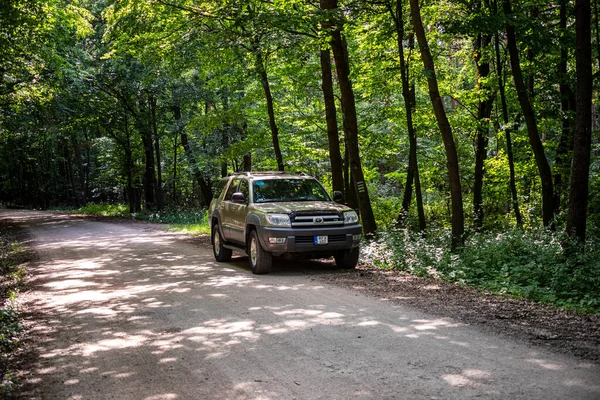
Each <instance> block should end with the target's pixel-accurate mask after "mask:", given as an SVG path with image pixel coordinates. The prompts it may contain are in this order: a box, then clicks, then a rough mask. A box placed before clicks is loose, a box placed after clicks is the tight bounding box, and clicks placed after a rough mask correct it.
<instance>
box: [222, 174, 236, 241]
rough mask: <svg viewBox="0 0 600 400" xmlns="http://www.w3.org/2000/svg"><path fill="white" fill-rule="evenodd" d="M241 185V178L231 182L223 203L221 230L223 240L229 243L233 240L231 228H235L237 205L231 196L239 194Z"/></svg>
mask: <svg viewBox="0 0 600 400" xmlns="http://www.w3.org/2000/svg"><path fill="white" fill-rule="evenodd" d="M239 184H240V179H239V178H235V179H233V180H232V181H231V183H230V184H229V187H228V188H227V193H225V197H224V198H223V202H222V203H221V229H222V230H223V238H224V239H225V240H227V241H230V240H232V237H231V228H232V226H233V218H234V216H233V214H234V211H235V208H234V206H235V203H234V202H233V201H231V196H232V195H233V194H234V193H235V192H237V188H238V186H239Z"/></svg>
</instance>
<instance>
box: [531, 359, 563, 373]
mask: <svg viewBox="0 0 600 400" xmlns="http://www.w3.org/2000/svg"><path fill="white" fill-rule="evenodd" d="M527 361H528V362H530V363H533V364H536V365H539V366H540V367H542V368H546V369H551V370H554V371H561V370H563V369H564V365H560V364H556V363H554V362H552V361H549V360H538V359H529V360H527Z"/></svg>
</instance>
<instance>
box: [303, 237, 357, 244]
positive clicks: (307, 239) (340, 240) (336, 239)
mask: <svg viewBox="0 0 600 400" xmlns="http://www.w3.org/2000/svg"><path fill="white" fill-rule="evenodd" d="M327 241H328V242H329V243H343V242H345V241H346V235H329V236H328V240H327ZM314 242H315V237H314V236H296V244H313V243H314Z"/></svg>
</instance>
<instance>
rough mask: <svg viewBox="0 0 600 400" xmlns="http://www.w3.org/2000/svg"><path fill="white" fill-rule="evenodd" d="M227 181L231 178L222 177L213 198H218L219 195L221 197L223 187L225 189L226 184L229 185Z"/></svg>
mask: <svg viewBox="0 0 600 400" xmlns="http://www.w3.org/2000/svg"><path fill="white" fill-rule="evenodd" d="M227 181H229V178H224V179H221V181H220V182H219V184H218V185H217V187H216V188H215V193H214V194H213V199H216V198H217V197H219V196H220V195H221V193H222V192H223V189H225V185H227Z"/></svg>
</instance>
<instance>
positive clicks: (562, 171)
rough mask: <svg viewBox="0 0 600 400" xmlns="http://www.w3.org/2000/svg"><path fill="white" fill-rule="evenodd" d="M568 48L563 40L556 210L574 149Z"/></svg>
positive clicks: (563, 23)
mask: <svg viewBox="0 0 600 400" xmlns="http://www.w3.org/2000/svg"><path fill="white" fill-rule="evenodd" d="M559 25H560V31H561V35H562V36H564V35H565V34H566V33H567V0H561V1H560V23H559ZM568 56H569V52H568V48H567V46H566V44H565V43H564V41H561V49H560V62H559V64H558V78H559V91H560V108H561V111H562V131H561V134H560V139H559V141H558V147H557V149H556V160H555V167H554V211H555V212H560V210H561V209H562V203H563V198H564V196H563V193H565V192H566V191H567V185H566V183H567V182H566V179H564V178H566V177H568V176H569V172H570V171H569V170H570V168H571V158H572V157H571V156H572V151H573V116H574V115H575V95H574V94H573V91H572V90H571V88H570V87H569V84H568V74H567V63H568V61H569V60H568Z"/></svg>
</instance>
